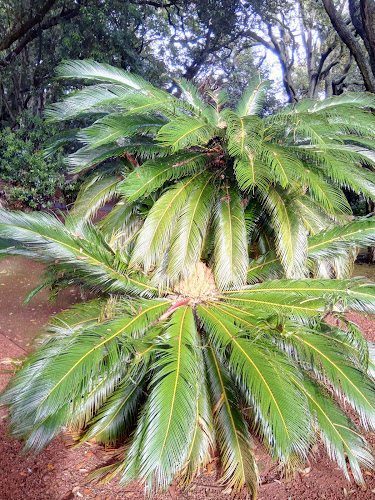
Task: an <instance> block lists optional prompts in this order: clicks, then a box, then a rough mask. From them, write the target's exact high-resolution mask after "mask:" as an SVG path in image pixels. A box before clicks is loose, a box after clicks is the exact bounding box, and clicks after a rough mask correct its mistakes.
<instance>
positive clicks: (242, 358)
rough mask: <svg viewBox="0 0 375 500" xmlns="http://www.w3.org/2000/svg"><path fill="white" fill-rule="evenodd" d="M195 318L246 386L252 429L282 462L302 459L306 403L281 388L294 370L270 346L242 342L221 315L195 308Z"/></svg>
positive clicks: (289, 389) (306, 442) (291, 390)
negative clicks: (224, 352)
mask: <svg viewBox="0 0 375 500" xmlns="http://www.w3.org/2000/svg"><path fill="white" fill-rule="evenodd" d="M198 314H199V316H200V318H201V320H202V321H203V323H204V325H205V328H206V329H207V330H208V331H209V332H210V337H211V340H212V342H213V343H214V345H216V346H217V347H218V348H220V349H224V348H226V347H230V349H231V353H230V357H229V360H228V363H229V366H230V367H231V368H232V369H233V370H234V372H235V373H236V375H237V376H238V377H239V379H240V380H243V383H244V384H245V385H246V388H247V391H248V401H247V402H248V404H250V405H253V406H254V418H255V425H256V426H258V428H259V429H260V432H261V433H262V435H263V436H264V439H265V440H266V441H268V444H270V445H271V443H272V447H273V450H274V452H275V455H277V456H278V458H280V459H281V460H285V461H288V459H290V458H291V455H293V454H298V455H299V456H302V457H303V456H304V455H306V454H307V452H308V447H309V441H310V439H311V436H309V433H308V432H306V400H305V398H304V397H303V395H302V394H301V393H298V392H297V391H296V390H295V388H294V387H293V386H292V385H290V386H289V387H285V385H284V384H283V380H284V377H287V378H290V377H292V376H294V377H299V374H298V371H297V370H296V369H295V367H294V366H293V365H292V364H288V362H287V360H286V359H282V357H280V356H279V357H278V358H277V359H276V358H275V357H274V356H272V351H273V347H272V343H271V342H269V343H267V342H266V341H265V340H262V341H257V340H256V339H245V338H243V337H242V335H241V330H240V329H239V328H238V327H236V326H235V325H234V324H233V323H232V322H230V321H229V320H228V317H225V316H222V314H221V313H218V312H215V313H213V312H211V311H210V310H209V309H208V308H206V307H204V306H199V307H198ZM262 344H263V345H262ZM267 344H268V345H267Z"/></svg>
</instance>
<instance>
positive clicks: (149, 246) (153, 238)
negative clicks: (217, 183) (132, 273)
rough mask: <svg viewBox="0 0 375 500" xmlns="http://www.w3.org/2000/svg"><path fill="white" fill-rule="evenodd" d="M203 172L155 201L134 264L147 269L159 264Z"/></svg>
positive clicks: (133, 259) (137, 244)
mask: <svg viewBox="0 0 375 500" xmlns="http://www.w3.org/2000/svg"><path fill="white" fill-rule="evenodd" d="M202 175H203V172H199V173H198V174H196V175H194V176H192V177H187V178H186V179H184V180H182V181H180V182H179V183H178V184H176V185H175V187H174V188H173V189H169V190H168V191H167V192H166V193H164V194H163V196H162V197H161V198H159V200H158V201H157V202H156V203H155V204H154V206H153V207H152V209H151V210H150V212H149V215H148V217H147V219H146V221H145V223H144V225H143V227H142V229H141V230H140V233H139V235H138V238H137V241H136V245H135V248H134V251H133V255H132V259H131V263H130V264H131V266H134V265H135V264H137V263H143V266H144V269H145V270H146V271H148V270H149V269H150V267H151V266H155V265H156V264H157V263H158V261H159V259H160V256H161V253H162V251H163V250H164V249H165V247H166V245H167V244H168V242H169V240H170V237H171V234H172V229H173V225H174V221H175V219H176V217H177V215H178V214H179V212H180V210H181V208H182V206H183V204H184V203H185V202H186V200H187V199H188V196H189V194H190V193H191V192H192V191H193V189H194V188H195V187H196V186H197V182H199V178H200V177H201V176H202Z"/></svg>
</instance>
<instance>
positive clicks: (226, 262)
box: [213, 189, 249, 289]
mask: <svg viewBox="0 0 375 500" xmlns="http://www.w3.org/2000/svg"><path fill="white" fill-rule="evenodd" d="M213 223H214V245H215V246H214V271H215V279H216V283H217V285H218V286H219V288H222V289H225V288H229V287H231V286H241V285H242V284H244V283H245V281H246V271H247V266H248V262H249V259H248V255H247V244H246V226H245V219H244V211H243V207H242V205H241V199H240V197H239V196H238V194H237V193H236V192H235V191H233V190H229V189H226V190H225V191H224V192H223V197H222V198H221V199H220V200H219V201H218V202H217V204H216V206H215V208H214V221H213Z"/></svg>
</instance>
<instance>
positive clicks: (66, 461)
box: [0, 258, 375, 500]
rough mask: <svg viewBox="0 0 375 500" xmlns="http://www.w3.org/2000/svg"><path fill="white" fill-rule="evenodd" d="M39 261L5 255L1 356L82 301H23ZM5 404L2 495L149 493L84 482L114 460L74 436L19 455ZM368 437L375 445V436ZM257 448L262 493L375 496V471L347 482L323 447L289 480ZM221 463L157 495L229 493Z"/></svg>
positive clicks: (0, 283)
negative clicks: (185, 485) (184, 486)
mask: <svg viewBox="0 0 375 500" xmlns="http://www.w3.org/2000/svg"><path fill="white" fill-rule="evenodd" d="M373 269H374V268H368V269H367V267H366V266H363V267H362V266H361V267H358V268H357V269H356V274H362V275H363V274H366V275H371V274H372V273H373V274H374V276H371V277H372V278H373V279H374V277H375V270H373ZM41 272H42V266H40V265H39V264H35V263H31V262H29V261H26V260H21V259H14V258H12V259H10V258H9V259H8V258H7V259H4V260H1V261H0V360H4V359H6V358H16V357H21V356H23V355H24V354H25V352H26V351H27V350H28V349H30V341H31V339H32V338H33V337H34V336H35V335H36V333H37V332H38V330H39V329H40V328H41V327H42V326H43V325H44V324H45V323H46V321H47V319H48V317H49V316H50V315H51V314H55V313H57V312H59V311H61V310H62V309H64V308H66V307H68V306H69V305H70V304H72V303H74V302H76V301H78V300H80V297H79V294H78V293H77V292H76V291H75V290H68V291H66V292H65V293H64V294H63V295H62V296H61V297H60V298H59V299H58V301H57V302H56V303H55V304H53V305H50V304H47V303H46V298H47V296H46V293H44V292H43V293H42V294H38V295H37V296H36V297H35V298H34V299H33V301H32V302H31V303H30V304H29V305H28V306H22V302H23V300H24V298H25V297H26V295H27V294H28V293H29V292H30V290H31V289H32V287H34V286H35V285H36V284H37V283H38V279H39V277H40V275H41ZM360 322H361V325H362V328H363V330H364V331H365V333H366V334H367V336H368V337H369V339H371V340H372V341H375V323H373V322H371V321H368V320H365V319H363V318H361V319H360ZM11 376H12V370H11V365H9V364H7V363H6V362H5V363H2V364H0V391H1V390H2V389H3V388H4V387H5V385H6V383H7V382H8V380H9V379H10V378H11ZM5 416H6V410H5V409H0V472H1V476H0V500H73V499H76V498H77V499H79V498H82V499H94V500H117V499H127V498H130V499H134V500H141V499H143V498H144V495H143V490H142V488H140V487H139V485H137V484H133V485H131V486H130V487H126V488H119V487H118V486H117V483H116V480H113V481H112V482H111V483H110V484H106V485H98V484H95V483H88V482H87V475H88V474H89V473H90V472H91V471H93V470H94V469H96V468H97V467H99V466H101V465H104V464H105V463H106V462H107V461H108V460H110V459H111V457H112V454H111V451H106V450H105V449H104V448H103V447H101V446H99V445H97V444H95V443H90V444H85V445H83V446H81V447H80V448H75V449H72V448H71V445H72V444H73V440H72V438H71V437H70V436H69V435H62V436H59V437H58V438H56V439H55V440H54V441H53V442H52V443H51V444H50V445H49V446H48V447H47V448H46V449H45V450H44V451H43V452H42V453H40V454H39V455H37V456H36V457H35V456H25V455H22V454H21V452H22V443H21V442H19V441H15V440H13V439H11V438H9V437H8V436H7V434H6V425H5ZM369 440H370V442H371V444H372V445H373V447H374V449H375V435H370V436H369ZM255 446H256V449H255V454H256V457H257V462H258V467H259V470H260V474H261V479H262V485H261V487H260V489H259V496H258V499H259V500H315V499H327V500H337V499H345V498H348V499H356V500H366V499H374V500H375V472H374V473H373V472H370V471H365V478H366V483H367V488H366V489H365V488H362V487H360V486H357V485H355V484H354V483H353V481H352V482H351V483H348V482H347V481H346V479H345V478H344V476H343V475H342V473H341V471H340V470H339V469H338V468H337V467H336V466H335V464H333V463H331V462H330V461H329V460H328V459H327V457H326V453H325V451H324V449H323V448H321V449H320V450H318V452H317V454H316V456H315V458H313V459H311V460H310V462H309V463H306V465H305V469H303V470H302V471H301V472H298V473H297V474H296V476H295V477H294V478H292V479H290V480H285V479H284V478H282V477H281V474H280V471H278V470H277V468H276V467H275V466H274V465H273V464H272V463H271V461H270V459H269V458H268V456H267V454H266V453H265V451H264V449H263V448H262V446H261V445H260V444H259V443H255ZM216 476H217V466H216V464H214V463H213V464H210V465H209V467H208V468H207V470H205V471H204V473H203V474H201V476H199V477H198V478H197V480H196V481H194V482H193V484H192V485H191V488H190V489H189V490H187V491H185V492H181V491H178V489H177V488H171V489H170V490H169V491H168V493H167V494H166V495H165V496H164V497H153V498H155V500H158V499H160V500H161V499H162V498H164V499H171V500H182V499H192V500H201V499H208V500H210V499H215V500H226V499H229V498H230V494H229V492H225V491H224V490H223V488H221V487H220V486H218V485H217V483H216V482H215V480H216Z"/></svg>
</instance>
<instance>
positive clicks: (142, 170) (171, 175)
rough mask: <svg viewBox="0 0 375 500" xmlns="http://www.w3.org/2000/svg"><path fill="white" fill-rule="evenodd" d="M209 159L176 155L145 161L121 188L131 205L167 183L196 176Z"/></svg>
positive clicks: (205, 155) (186, 154) (199, 156)
mask: <svg viewBox="0 0 375 500" xmlns="http://www.w3.org/2000/svg"><path fill="white" fill-rule="evenodd" d="M208 159H209V157H208V155H207V154H206V153H198V152H197V153H176V154H174V155H170V156H168V157H166V158H155V159H152V160H148V161H145V162H144V163H143V164H142V166H140V167H138V168H137V169H136V170H134V171H133V172H131V173H130V174H129V175H127V176H126V178H125V180H124V181H123V182H122V183H121V184H120V186H119V192H120V193H121V194H124V195H125V196H126V198H127V201H128V202H129V203H132V202H134V201H136V200H138V199H139V198H141V197H142V196H147V195H148V194H150V193H152V192H153V191H156V190H157V189H159V188H160V187H162V186H163V185H164V184H165V183H166V182H167V181H173V180H175V179H180V178H181V177H184V176H186V175H192V174H195V173H196V172H197V171H198V170H199V169H201V168H203V167H204V166H205V164H206V162H207V160H208Z"/></svg>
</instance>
